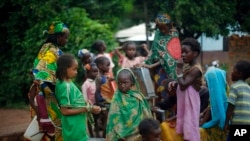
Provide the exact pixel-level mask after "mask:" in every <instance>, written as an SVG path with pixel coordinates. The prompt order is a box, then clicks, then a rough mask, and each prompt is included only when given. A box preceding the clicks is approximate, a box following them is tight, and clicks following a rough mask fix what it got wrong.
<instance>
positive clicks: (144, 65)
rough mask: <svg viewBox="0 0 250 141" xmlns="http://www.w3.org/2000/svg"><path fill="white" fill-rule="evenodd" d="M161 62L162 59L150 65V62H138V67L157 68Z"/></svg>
mask: <svg viewBox="0 0 250 141" xmlns="http://www.w3.org/2000/svg"><path fill="white" fill-rule="evenodd" d="M160 64H161V63H160V61H158V62H156V63H154V64H151V65H148V64H138V65H137V66H136V67H144V68H148V69H152V68H155V67H157V66H159V65H160Z"/></svg>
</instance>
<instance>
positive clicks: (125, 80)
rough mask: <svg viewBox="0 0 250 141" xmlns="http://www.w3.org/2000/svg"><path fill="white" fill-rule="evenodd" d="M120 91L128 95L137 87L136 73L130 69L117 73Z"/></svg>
mask: <svg viewBox="0 0 250 141" xmlns="http://www.w3.org/2000/svg"><path fill="white" fill-rule="evenodd" d="M117 85H118V89H119V90H120V91H121V92H123V93H126V92H127V91H129V90H130V89H131V87H132V86H134V85H135V77H134V73H133V72H132V71H131V70H130V69H121V70H119V71H118V72H117Z"/></svg>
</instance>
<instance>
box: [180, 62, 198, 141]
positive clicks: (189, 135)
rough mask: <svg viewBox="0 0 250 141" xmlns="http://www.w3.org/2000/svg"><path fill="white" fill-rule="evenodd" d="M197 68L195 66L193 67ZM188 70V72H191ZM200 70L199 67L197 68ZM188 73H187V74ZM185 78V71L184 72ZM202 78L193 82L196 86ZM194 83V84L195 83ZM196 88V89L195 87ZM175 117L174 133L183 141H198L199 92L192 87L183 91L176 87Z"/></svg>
mask: <svg viewBox="0 0 250 141" xmlns="http://www.w3.org/2000/svg"><path fill="white" fill-rule="evenodd" d="M194 67H198V66H197V65H195V66H193V67H192V68H194ZM192 68H190V69H189V70H191V69H192ZM198 68H199V69H200V70H201V67H198ZM187 73H188V72H187ZM184 77H185V71H184ZM201 78H202V77H200V78H198V79H197V80H195V82H199V83H198V84H197V83H196V86H199V85H201V82H202V80H201ZM195 82H194V83H195ZM196 88H197V87H196ZM176 94H177V115H176V133H177V134H183V138H184V140H189V141H200V131H199V116H200V95H199V91H198V90H197V89H195V87H194V86H193V85H190V86H188V87H187V88H186V89H185V90H183V91H182V90H181V89H180V86H179V85H178V87H177V91H176Z"/></svg>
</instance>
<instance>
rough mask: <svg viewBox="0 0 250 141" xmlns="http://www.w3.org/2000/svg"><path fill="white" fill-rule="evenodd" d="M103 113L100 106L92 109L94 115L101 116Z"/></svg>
mask: <svg viewBox="0 0 250 141" xmlns="http://www.w3.org/2000/svg"><path fill="white" fill-rule="evenodd" d="M100 112H101V107H100V106H95V105H94V106H93V108H92V109H91V113H94V114H99V113H100Z"/></svg>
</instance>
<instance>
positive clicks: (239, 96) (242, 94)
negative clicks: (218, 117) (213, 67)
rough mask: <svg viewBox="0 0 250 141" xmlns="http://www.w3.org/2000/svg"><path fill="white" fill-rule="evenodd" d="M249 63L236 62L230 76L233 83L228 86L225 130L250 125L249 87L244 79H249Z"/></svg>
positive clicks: (243, 61)
mask: <svg viewBox="0 0 250 141" xmlns="http://www.w3.org/2000/svg"><path fill="white" fill-rule="evenodd" d="M249 70H250V62H249V61H245V60H240V61H238V62H237V63H236V64H235V66H234V69H233V72H232V74H231V80H232V81H234V83H233V84H232V85H231V86H230V92H229V97H228V108H227V115H226V121H225V130H227V128H228V125H229V122H230V124H231V125H250V118H249V117H250V113H249V110H250V100H249V99H250V86H249V84H247V82H246V79H247V78H249V77H250V71H249Z"/></svg>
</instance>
